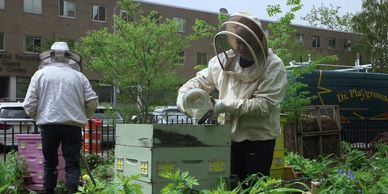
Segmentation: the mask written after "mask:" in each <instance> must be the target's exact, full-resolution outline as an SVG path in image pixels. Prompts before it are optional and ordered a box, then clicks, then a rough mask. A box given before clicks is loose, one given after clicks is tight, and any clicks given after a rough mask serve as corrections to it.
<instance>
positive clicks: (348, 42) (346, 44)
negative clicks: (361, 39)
mask: <svg viewBox="0 0 388 194" xmlns="http://www.w3.org/2000/svg"><path fill="white" fill-rule="evenodd" d="M351 44H352V41H351V40H349V39H346V40H344V50H345V51H351Z"/></svg>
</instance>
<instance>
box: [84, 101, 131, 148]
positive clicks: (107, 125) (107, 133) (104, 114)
mask: <svg viewBox="0 0 388 194" xmlns="http://www.w3.org/2000/svg"><path fill="white" fill-rule="evenodd" d="M92 119H101V120H102V125H103V128H102V144H103V145H104V146H105V145H111V144H113V143H114V140H115V134H116V128H115V124H117V123H124V120H123V117H121V114H120V113H119V112H118V111H115V110H114V109H113V108H111V107H106V106H98V107H97V109H96V111H95V112H94V114H93V116H92Z"/></svg>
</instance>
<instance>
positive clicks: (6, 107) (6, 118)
mask: <svg viewBox="0 0 388 194" xmlns="http://www.w3.org/2000/svg"><path fill="white" fill-rule="evenodd" d="M0 123H1V124H6V125H11V126H12V127H11V128H9V129H2V130H0V147H3V146H6V147H8V146H17V145H18V142H17V141H16V139H15V134H26V133H33V132H38V131H37V130H38V128H37V127H36V125H35V122H34V120H33V119H31V117H30V116H28V115H27V113H26V111H25V110H24V108H23V103H21V102H1V103H0ZM1 150H2V149H1Z"/></svg>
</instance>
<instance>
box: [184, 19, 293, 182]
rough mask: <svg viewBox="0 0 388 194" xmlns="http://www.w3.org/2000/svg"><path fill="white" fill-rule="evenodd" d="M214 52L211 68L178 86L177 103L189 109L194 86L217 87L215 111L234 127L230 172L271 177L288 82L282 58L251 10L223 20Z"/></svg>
mask: <svg viewBox="0 0 388 194" xmlns="http://www.w3.org/2000/svg"><path fill="white" fill-rule="evenodd" d="M214 50H215V52H216V56H215V57H213V58H212V59H210V61H209V64H208V67H207V68H206V69H204V70H202V71H200V72H198V73H197V75H196V77H194V78H192V79H190V80H189V81H188V82H187V83H185V84H184V85H183V86H182V87H181V88H180V89H179V91H178V98H177V106H178V107H179V108H180V109H181V110H182V111H185V110H184V107H183V105H182V102H183V101H184V98H185V94H187V93H188V91H189V90H190V89H193V88H201V89H203V90H205V91H206V92H207V93H209V94H210V93H211V92H212V91H214V90H218V91H219V98H218V99H216V100H215V102H214V104H213V111H214V113H215V114H216V115H218V114H220V115H219V118H220V117H221V118H222V122H223V123H225V124H230V125H231V127H232V131H231V133H232V147H231V167H232V169H231V174H235V175H238V177H239V179H240V180H244V179H245V178H246V177H247V176H248V175H250V174H255V173H262V174H263V175H269V171H270V167H271V163H272V158H273V152H274V147H275V138H276V137H277V136H278V135H279V134H280V103H281V102H282V100H283V97H284V95H285V90H286V85H287V73H286V70H285V67H284V65H283V62H282V60H281V59H280V58H279V57H278V56H276V55H275V54H274V53H273V52H272V50H271V49H269V48H268V43H267V38H266V35H265V33H264V31H263V29H262V27H261V23H260V21H259V19H258V18H256V17H254V16H252V15H251V14H249V13H247V12H239V13H236V14H233V15H231V16H230V17H229V19H228V21H226V22H225V23H223V25H222V29H221V30H220V32H218V33H217V34H216V35H215V37H214ZM221 113H225V114H221Z"/></svg>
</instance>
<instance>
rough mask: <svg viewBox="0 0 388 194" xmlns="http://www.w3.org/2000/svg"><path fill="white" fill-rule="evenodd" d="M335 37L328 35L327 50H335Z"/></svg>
mask: <svg viewBox="0 0 388 194" xmlns="http://www.w3.org/2000/svg"><path fill="white" fill-rule="evenodd" d="M335 48H336V46H335V38H332V37H330V38H329V44H328V49H329V50H335Z"/></svg>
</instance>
